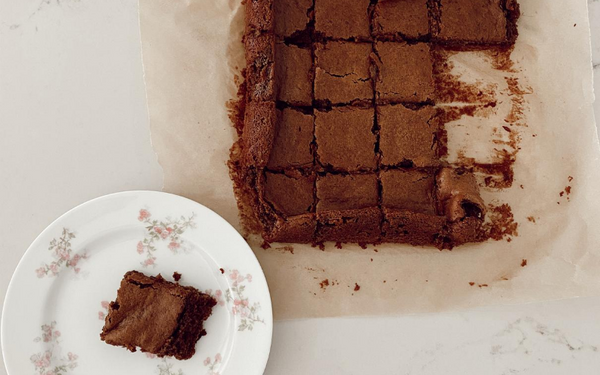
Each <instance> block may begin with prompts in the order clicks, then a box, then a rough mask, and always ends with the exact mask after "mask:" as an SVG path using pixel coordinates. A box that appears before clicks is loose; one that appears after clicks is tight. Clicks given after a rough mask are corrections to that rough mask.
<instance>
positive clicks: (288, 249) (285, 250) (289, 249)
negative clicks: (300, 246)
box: [276, 246, 294, 254]
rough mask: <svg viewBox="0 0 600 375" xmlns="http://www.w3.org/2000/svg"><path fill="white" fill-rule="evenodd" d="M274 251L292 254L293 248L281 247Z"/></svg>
mask: <svg viewBox="0 0 600 375" xmlns="http://www.w3.org/2000/svg"><path fill="white" fill-rule="evenodd" d="M276 249H277V250H282V251H283V252H284V253H285V252H288V253H290V254H294V247H293V246H283V247H278V248H276Z"/></svg>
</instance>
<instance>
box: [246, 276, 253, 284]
mask: <svg viewBox="0 0 600 375" xmlns="http://www.w3.org/2000/svg"><path fill="white" fill-rule="evenodd" d="M246 280H248V282H249V283H251V282H252V275H250V274H247V275H246Z"/></svg>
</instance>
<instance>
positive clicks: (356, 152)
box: [315, 107, 377, 171]
mask: <svg viewBox="0 0 600 375" xmlns="http://www.w3.org/2000/svg"><path fill="white" fill-rule="evenodd" d="M374 117H375V110H374V109H364V108H356V107H340V108H337V107H336V108H333V109H332V110H330V111H328V112H322V111H316V113H315V138H316V142H317V156H318V160H319V162H320V163H321V164H322V165H324V166H329V167H331V168H334V169H337V170H343V171H357V170H373V169H374V168H376V167H377V158H376V155H375V142H376V140H377V139H376V136H375V134H374V133H373V131H372V129H373V126H374Z"/></svg>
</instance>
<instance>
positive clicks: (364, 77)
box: [315, 42, 373, 104]
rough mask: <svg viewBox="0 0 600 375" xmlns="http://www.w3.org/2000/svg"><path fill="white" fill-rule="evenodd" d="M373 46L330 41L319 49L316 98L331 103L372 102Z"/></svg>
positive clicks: (317, 50)
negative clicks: (371, 57) (371, 58)
mask: <svg viewBox="0 0 600 375" xmlns="http://www.w3.org/2000/svg"><path fill="white" fill-rule="evenodd" d="M371 51H372V46H371V44H367V43H351V42H328V43H326V44H322V43H320V44H317V45H316V48H315V56H316V71H315V99H316V100H317V101H321V102H328V103H330V104H340V103H350V102H353V101H368V102H370V101H372V100H373V85H372V83H371V76H370V70H371V64H370V62H371V60H370V55H371Z"/></svg>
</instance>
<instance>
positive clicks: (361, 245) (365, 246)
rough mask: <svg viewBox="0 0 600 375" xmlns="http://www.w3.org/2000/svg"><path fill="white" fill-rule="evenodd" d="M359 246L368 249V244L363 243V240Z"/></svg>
mask: <svg viewBox="0 0 600 375" xmlns="http://www.w3.org/2000/svg"><path fill="white" fill-rule="evenodd" d="M358 246H360V248H361V249H363V250H366V249H367V244H366V243H363V242H359V243H358Z"/></svg>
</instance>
